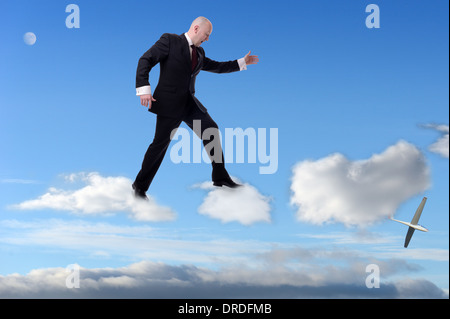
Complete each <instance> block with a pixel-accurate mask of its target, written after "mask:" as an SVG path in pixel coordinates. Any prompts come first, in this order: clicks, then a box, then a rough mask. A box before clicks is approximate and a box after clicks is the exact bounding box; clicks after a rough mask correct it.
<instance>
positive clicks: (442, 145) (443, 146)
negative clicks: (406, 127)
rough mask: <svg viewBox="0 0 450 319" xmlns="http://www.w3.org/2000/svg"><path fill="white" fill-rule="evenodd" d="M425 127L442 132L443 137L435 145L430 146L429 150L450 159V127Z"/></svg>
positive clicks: (434, 125) (429, 125)
mask: <svg viewBox="0 0 450 319" xmlns="http://www.w3.org/2000/svg"><path fill="white" fill-rule="evenodd" d="M424 127H427V128H432V129H435V130H437V131H439V132H442V133H443V135H442V136H441V137H440V138H439V139H438V140H437V141H436V142H435V143H433V144H431V145H430V146H429V148H428V149H429V150H430V151H431V152H433V153H436V154H439V155H441V156H442V157H444V158H449V128H448V125H436V124H428V125H424Z"/></svg>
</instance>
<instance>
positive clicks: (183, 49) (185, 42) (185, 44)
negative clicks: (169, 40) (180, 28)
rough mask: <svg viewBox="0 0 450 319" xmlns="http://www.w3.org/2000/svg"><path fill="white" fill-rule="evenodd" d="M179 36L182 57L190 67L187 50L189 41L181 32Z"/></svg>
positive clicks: (189, 54)
mask: <svg viewBox="0 0 450 319" xmlns="http://www.w3.org/2000/svg"><path fill="white" fill-rule="evenodd" d="M180 38H181V43H182V45H181V54H182V55H183V58H184V59H185V60H186V66H187V67H188V68H189V70H190V69H191V52H190V51H189V42H188V40H187V39H186V36H185V35H184V33H183V34H181V35H180Z"/></svg>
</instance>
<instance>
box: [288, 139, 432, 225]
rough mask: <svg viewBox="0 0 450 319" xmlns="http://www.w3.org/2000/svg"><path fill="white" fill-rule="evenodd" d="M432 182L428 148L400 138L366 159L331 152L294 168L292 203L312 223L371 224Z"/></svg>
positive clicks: (390, 212)
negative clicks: (358, 159) (427, 155)
mask: <svg viewBox="0 0 450 319" xmlns="http://www.w3.org/2000/svg"><path fill="white" fill-rule="evenodd" d="M429 186H430V171H429V168H428V166H427V164H426V161H425V158H424V156H423V154H422V153H421V152H420V151H419V150H418V149H417V148H416V147H415V146H413V145H411V144H409V143H407V142H404V141H399V142H398V143H397V144H395V145H393V146H390V147H389V148H387V149H386V150H385V151H384V152H383V153H381V154H375V155H373V156H372V157H371V158H369V159H367V160H360V161H350V160H348V159H347V158H345V156H343V155H342V154H332V155H330V156H328V157H325V158H322V159H319V160H317V161H310V160H306V161H302V162H300V163H297V164H296V165H295V166H294V168H293V176H292V183H291V191H292V193H291V204H293V205H294V206H295V207H297V208H298V210H297V218H298V220H300V221H304V222H310V223H313V224H323V223H327V222H339V223H343V224H345V225H347V226H368V225H370V224H373V223H375V222H377V221H379V220H381V219H384V218H386V217H388V216H391V215H393V214H394V213H395V211H396V210H397V208H398V206H399V205H400V204H402V203H403V202H404V201H406V200H407V199H409V198H411V197H413V196H415V195H418V194H420V193H421V192H423V191H425V190H426V189H427V188H428V187H429Z"/></svg>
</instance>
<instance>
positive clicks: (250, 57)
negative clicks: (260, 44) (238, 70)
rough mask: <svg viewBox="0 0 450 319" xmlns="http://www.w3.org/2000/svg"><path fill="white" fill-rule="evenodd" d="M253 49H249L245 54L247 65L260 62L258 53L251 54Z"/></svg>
mask: <svg viewBox="0 0 450 319" xmlns="http://www.w3.org/2000/svg"><path fill="white" fill-rule="evenodd" d="M250 53H251V51H248V53H247V54H246V55H245V57H244V59H245V63H246V64H247V65H250V64H256V63H258V62H259V58H258V56H257V55H250Z"/></svg>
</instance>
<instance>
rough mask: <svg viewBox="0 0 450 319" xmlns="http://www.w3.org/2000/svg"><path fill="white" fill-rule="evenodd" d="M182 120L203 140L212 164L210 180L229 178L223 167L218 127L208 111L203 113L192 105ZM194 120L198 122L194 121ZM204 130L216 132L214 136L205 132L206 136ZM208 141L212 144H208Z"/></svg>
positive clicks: (223, 161)
mask: <svg viewBox="0 0 450 319" xmlns="http://www.w3.org/2000/svg"><path fill="white" fill-rule="evenodd" d="M183 121H184V122H185V123H186V124H187V126H189V128H191V130H193V131H194V133H195V134H196V135H197V136H198V137H199V138H200V139H202V141H203V146H204V147H205V149H206V150H207V152H206V153H208V156H209V158H210V160H211V164H212V174H211V177H212V180H213V181H220V180H227V179H230V175H228V172H227V170H226V169H225V160H224V156H223V152H222V146H221V143H220V137H219V134H218V132H219V127H218V126H217V124H216V122H214V120H213V119H212V118H211V116H210V115H209V114H208V112H206V113H203V112H202V111H200V110H199V109H198V107H197V106H193V107H192V108H191V112H189V113H188V114H187V115H186V116H185V117H184V118H183ZM194 121H198V122H196V123H194ZM197 124H200V127H198V125H197ZM206 130H208V131H207V133H208V132H210V133H211V132H212V133H214V130H215V131H216V134H214V137H213V136H210V134H206V135H207V136H204V133H205V131H206ZM202 137H203V138H202ZM210 143H213V144H212V145H210ZM208 150H209V151H208Z"/></svg>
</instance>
